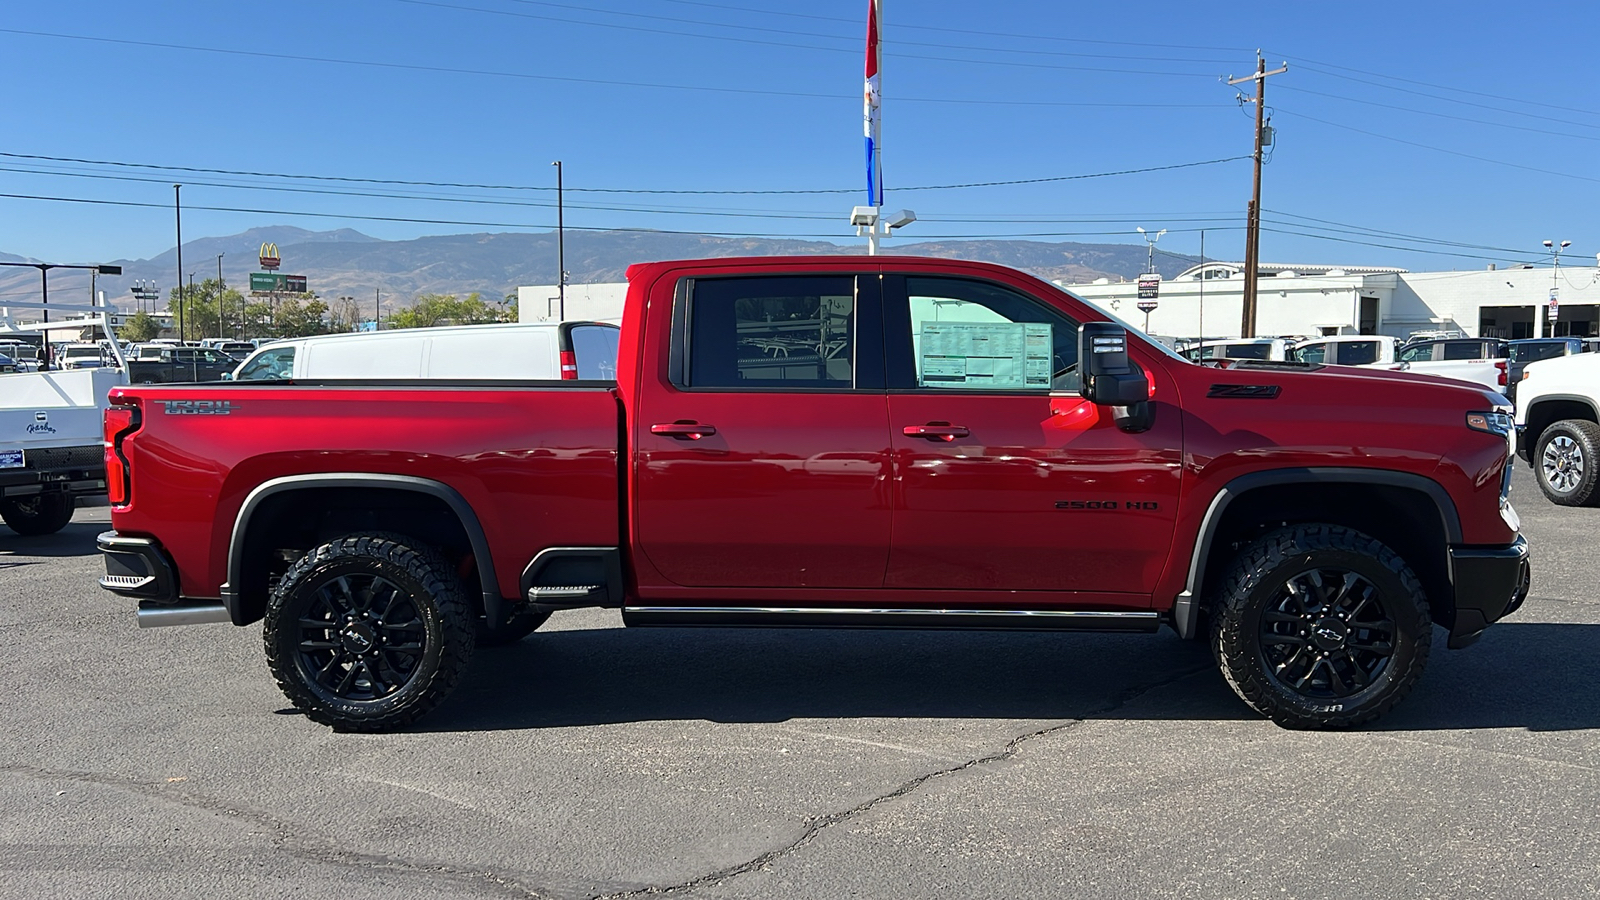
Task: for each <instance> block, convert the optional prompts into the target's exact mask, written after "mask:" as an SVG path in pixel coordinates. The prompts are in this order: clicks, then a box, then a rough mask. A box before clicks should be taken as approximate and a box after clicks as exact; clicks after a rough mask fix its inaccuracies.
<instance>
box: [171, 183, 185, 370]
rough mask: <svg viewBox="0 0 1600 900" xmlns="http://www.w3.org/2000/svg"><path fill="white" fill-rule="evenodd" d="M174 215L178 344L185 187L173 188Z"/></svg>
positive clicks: (180, 319) (180, 341)
mask: <svg viewBox="0 0 1600 900" xmlns="http://www.w3.org/2000/svg"><path fill="white" fill-rule="evenodd" d="M172 215H173V218H174V220H175V221H176V222H177V225H178V343H180V344H181V343H183V185H181V184H175V185H173V186H172Z"/></svg>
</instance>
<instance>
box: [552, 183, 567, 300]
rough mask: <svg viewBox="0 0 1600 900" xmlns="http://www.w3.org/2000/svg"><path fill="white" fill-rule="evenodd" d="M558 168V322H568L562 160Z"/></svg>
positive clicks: (565, 226)
mask: <svg viewBox="0 0 1600 900" xmlns="http://www.w3.org/2000/svg"><path fill="white" fill-rule="evenodd" d="M550 165H552V166H555V167H556V297H557V304H558V305H557V306H556V321H558V322H565V321H566V320H567V225H566V222H565V221H564V218H563V213H564V209H565V201H564V199H563V197H562V191H561V160H559V159H558V160H556V161H555V162H553V163H551V164H550Z"/></svg>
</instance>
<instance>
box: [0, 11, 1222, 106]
mask: <svg viewBox="0 0 1600 900" xmlns="http://www.w3.org/2000/svg"><path fill="white" fill-rule="evenodd" d="M0 34H16V35H22V36H25V37H46V38H55V39H58V40H64V41H86V42H90V43H97V44H115V45H120V46H128V47H147V48H156V49H160V50H186V51H189V52H192V53H213V54H220V55H223V56H245V57H254V58H257V59H278V60H286V61H289V62H313V63H326V64H328V65H337V66H357V67H366V68H375V69H399V70H402V71H410V72H429V73H435V74H447V75H477V76H483V77H489V78H518V79H525V80H532V81H557V82H564V83H569V84H593V85H600V86H602V87H630V88H654V89H658V90H669V91H703V92H706V93H714V94H739V95H748V96H760V97H794V98H800V99H809V100H834V101H837V100H849V99H856V100H859V99H860V98H858V97H854V96H853V95H850V96H846V95H843V94H815V93H807V92H804V91H773V90H760V89H756V88H735V87H708V86H704V85H688V84H667V83H662V82H644V81H611V80H606V79H601V78H578V77H575V76H570V75H537V74H533V73H530V72H501V71H496V70H493V69H464V68H454V67H450V66H426V65H421V64H418V63H398V62H378V61H374V60H362V59H340V58H337V57H329V56H306V55H302V54H294V53H271V52H268V51H265V50H239V49H236V48H231V47H197V46H192V45H188V44H170V43H164V42H161V41H139V40H132V39H129V38H108V37H98V36H95V35H83V34H62V33H59V32H51V31H26V30H23V29H18V28H0ZM1096 71H1107V70H1104V69H1096ZM1136 74H1146V75H1148V74H1160V73H1151V72H1140V73H1136ZM1170 74H1176V75H1183V76H1190V75H1193V74H1195V73H1190V72H1179V73H1170ZM895 102H896V103H941V104H942V103H952V104H971V105H983V106H1048V107H1058V106H1059V107H1075V106H1115V107H1121V108H1143V107H1145V106H1147V104H1138V103H1078V102H1070V101H1054V100H995V99H989V98H984V99H974V100H964V99H957V98H948V97H896V98H895ZM1154 106H1156V107H1159V108H1165V109H1175V108H1176V109H1211V108H1216V107H1217V106H1218V105H1217V104H1211V103H1205V104H1156V105H1154Z"/></svg>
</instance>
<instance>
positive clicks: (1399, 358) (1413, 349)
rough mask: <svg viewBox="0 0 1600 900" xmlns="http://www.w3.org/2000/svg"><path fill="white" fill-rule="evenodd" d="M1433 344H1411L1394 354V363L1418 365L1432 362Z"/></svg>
mask: <svg viewBox="0 0 1600 900" xmlns="http://www.w3.org/2000/svg"><path fill="white" fill-rule="evenodd" d="M1434 346H1435V345H1433V344H1412V345H1411V346H1409V347H1405V348H1402V349H1401V350H1400V352H1399V353H1397V354H1395V358H1394V359H1395V362H1403V363H1419V362H1432V361H1433V348H1434Z"/></svg>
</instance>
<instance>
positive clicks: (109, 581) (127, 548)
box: [95, 531, 231, 628]
mask: <svg viewBox="0 0 1600 900" xmlns="http://www.w3.org/2000/svg"><path fill="white" fill-rule="evenodd" d="M95 546H97V547H99V548H100V553H101V555H102V556H103V557H105V564H106V574H104V575H102V576H101V577H100V586H101V587H102V588H104V589H106V590H108V591H110V592H111V593H113V594H116V595H118V596H121V597H134V598H137V599H138V601H139V627H140V628H158V627H162V626H166V625H198V624H201V623H203V622H228V621H231V619H230V618H229V616H228V610H227V609H226V608H225V607H224V606H223V605H222V604H221V603H219V602H217V601H215V600H190V599H187V598H184V597H180V596H179V595H178V574H177V570H176V569H175V568H173V565H172V561H171V560H170V559H168V558H167V554H166V552H165V551H163V550H162V549H161V545H160V544H158V543H156V542H155V541H154V540H152V539H151V538H142V537H130V536H128V535H122V534H117V533H116V532H115V531H106V532H102V533H101V534H100V536H99V537H97V538H95Z"/></svg>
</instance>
